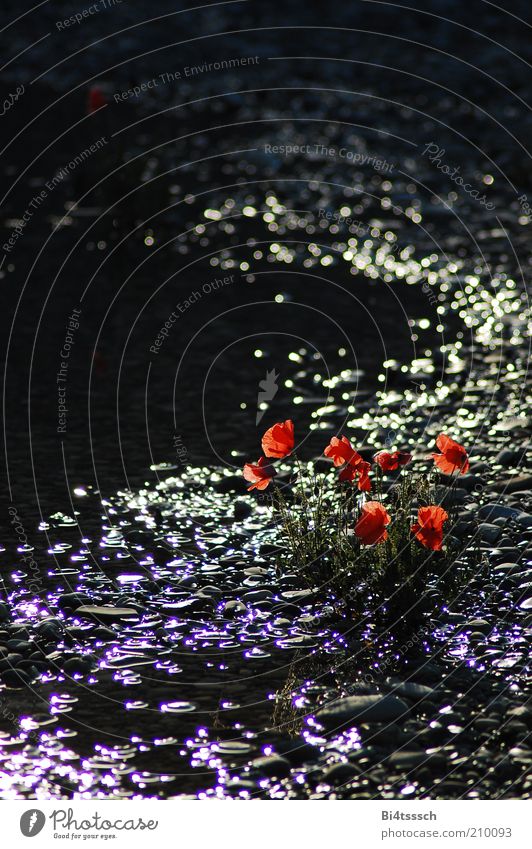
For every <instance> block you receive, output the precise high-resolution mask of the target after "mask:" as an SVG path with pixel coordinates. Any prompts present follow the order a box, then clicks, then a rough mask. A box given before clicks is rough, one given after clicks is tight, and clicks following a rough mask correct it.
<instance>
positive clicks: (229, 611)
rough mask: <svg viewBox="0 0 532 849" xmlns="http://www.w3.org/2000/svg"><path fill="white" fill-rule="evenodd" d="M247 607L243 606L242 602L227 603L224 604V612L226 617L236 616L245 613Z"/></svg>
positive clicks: (232, 601)
mask: <svg viewBox="0 0 532 849" xmlns="http://www.w3.org/2000/svg"><path fill="white" fill-rule="evenodd" d="M246 610H247V607H246V605H245V604H242V602H241V601H235V600H231V601H226V603H225V604H224V608H223V612H224V614H225V615H226V616H236V615H237V614H238V613H245V612H246Z"/></svg>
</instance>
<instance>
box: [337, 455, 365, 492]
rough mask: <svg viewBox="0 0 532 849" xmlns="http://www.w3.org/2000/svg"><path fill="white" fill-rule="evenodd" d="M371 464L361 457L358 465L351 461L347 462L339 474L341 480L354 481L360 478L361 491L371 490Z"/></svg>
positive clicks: (359, 486)
mask: <svg viewBox="0 0 532 849" xmlns="http://www.w3.org/2000/svg"><path fill="white" fill-rule="evenodd" d="M358 456H360V455H358ZM370 468H371V465H370V464H369V463H366V461H365V460H362V458H360V461H359V462H358V463H357V464H356V465H352V464H351V463H346V465H345V468H343V469H342V471H341V472H340V474H339V476H338V477H339V478H340V480H341V481H349V482H352V481H354V480H355V479H356V480H358V484H357V486H358V488H359V490H360V491H361V492H369V491H370V489H371V480H370V478H369V474H368V472H369V470H370Z"/></svg>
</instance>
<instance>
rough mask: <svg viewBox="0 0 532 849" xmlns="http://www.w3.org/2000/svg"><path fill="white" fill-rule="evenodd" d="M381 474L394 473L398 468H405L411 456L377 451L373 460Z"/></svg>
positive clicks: (402, 453)
mask: <svg viewBox="0 0 532 849" xmlns="http://www.w3.org/2000/svg"><path fill="white" fill-rule="evenodd" d="M373 459H374V460H375V462H376V463H377V465H378V466H380V467H381V469H382V471H383V472H395V470H396V469H398V468H399V467H400V466H406V464H407V463H409V462H410V460H411V459H412V455H411V454H408V453H407V452H406V451H392V452H391V453H390V452H389V451H379V452H378V454H375V456H374V458H373Z"/></svg>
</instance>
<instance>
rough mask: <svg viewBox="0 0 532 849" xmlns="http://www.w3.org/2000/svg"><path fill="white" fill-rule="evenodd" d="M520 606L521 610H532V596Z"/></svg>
mask: <svg viewBox="0 0 532 849" xmlns="http://www.w3.org/2000/svg"><path fill="white" fill-rule="evenodd" d="M519 607H520V608H521V610H532V596H531V597H530V598H526V599H525V600H524V601H522V602H521V604H520V605H519Z"/></svg>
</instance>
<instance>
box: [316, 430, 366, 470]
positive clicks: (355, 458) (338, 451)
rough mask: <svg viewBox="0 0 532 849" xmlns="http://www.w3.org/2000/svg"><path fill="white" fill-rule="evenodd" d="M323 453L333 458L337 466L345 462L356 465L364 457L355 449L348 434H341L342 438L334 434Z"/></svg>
mask: <svg viewBox="0 0 532 849" xmlns="http://www.w3.org/2000/svg"><path fill="white" fill-rule="evenodd" d="M323 453H324V454H325V456H326V457H330V458H331V460H332V461H333V463H334V465H335V466H342V465H343V464H344V463H351V464H352V465H356V464H357V463H358V462H359V461H362V457H361V456H360V454H359V453H358V452H357V451H355V449H354V448H353V446H352V445H351V443H350V442H349V440H348V438H347V436H341V437H340V439H338V437H337V436H333V438H332V439H331V441H330V442H329V444H328V446H327V448H326V449H325V451H324V452H323Z"/></svg>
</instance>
